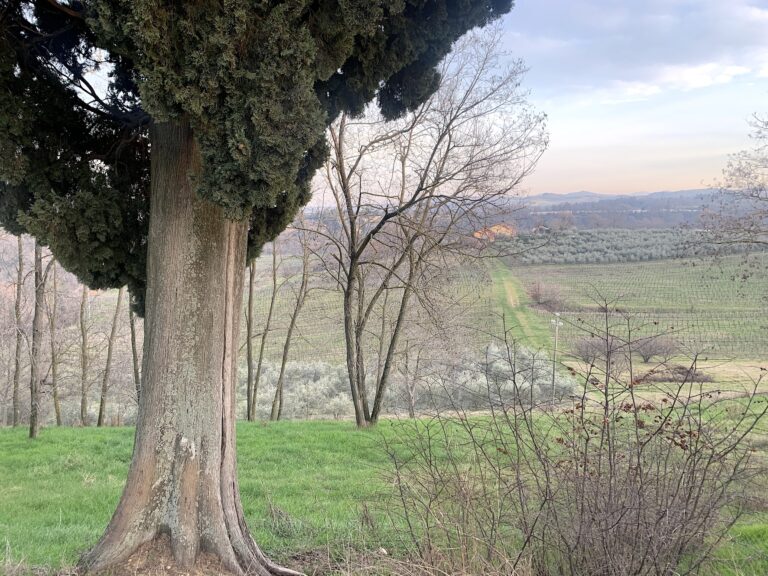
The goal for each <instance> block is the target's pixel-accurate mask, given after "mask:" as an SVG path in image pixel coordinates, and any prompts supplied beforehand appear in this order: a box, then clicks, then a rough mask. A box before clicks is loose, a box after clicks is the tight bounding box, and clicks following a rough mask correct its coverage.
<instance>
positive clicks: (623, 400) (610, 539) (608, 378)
mask: <svg viewBox="0 0 768 576" xmlns="http://www.w3.org/2000/svg"><path fill="white" fill-rule="evenodd" d="M609 336H610V335H609ZM609 336H606V337H605V338H603V340H604V341H610V338H609ZM507 350H508V361H509V362H510V363H512V362H514V356H513V354H514V345H513V344H512V343H509V345H508V346H507ZM694 366H695V361H694V362H692V363H691V367H690V372H691V373H692V372H693V371H694V368H693V367H694ZM508 372H509V373H510V374H511V378H512V385H513V386H516V385H517V378H518V376H517V374H518V371H516V370H509V371H508ZM580 379H581V385H580V388H581V389H580V393H579V394H578V395H577V397H575V398H574V400H573V403H572V405H571V406H569V407H567V408H564V409H560V410H558V411H548V410H542V409H540V408H539V407H537V405H536V404H533V405H532V404H531V403H529V402H525V401H522V398H524V397H525V395H524V394H513V395H502V394H501V393H500V392H501V389H500V388H499V387H498V386H497V385H496V382H495V380H494V378H493V377H492V376H491V375H489V377H488V378H487V380H486V397H487V406H486V410H487V414H486V415H469V414H467V413H466V412H463V411H461V410H459V409H456V410H454V411H453V412H450V413H442V414H439V415H437V416H435V417H434V418H432V419H430V420H429V421H422V422H413V421H403V422H398V423H396V424H395V426H397V427H398V429H399V434H396V435H395V440H393V441H390V442H388V443H387V452H388V454H389V457H390V459H391V461H392V463H393V465H394V473H393V477H392V479H391V480H392V483H393V486H394V487H395V495H396V496H395V500H396V502H395V503H391V502H390V503H388V509H389V512H390V514H392V515H393V516H395V517H394V518H393V521H394V522H395V523H396V525H398V526H402V525H405V526H407V527H408V531H407V534H406V544H407V545H408V547H409V550H410V552H411V555H412V556H413V558H414V561H415V563H417V564H419V565H422V566H430V567H431V568H430V570H431V571H426V572H425V573H430V574H516V573H520V572H521V571H524V572H525V573H533V574H537V575H541V576H547V575H554V574H558V575H560V574H568V575H572V576H577V575H578V576H585V575H606V576H614V575H615V576H619V575H622V576H624V575H637V576H645V575H648V576H650V575H662V574H663V575H667V574H696V573H698V571H699V569H700V568H701V566H702V565H703V564H704V563H705V562H707V561H708V560H710V559H711V557H712V552H713V550H714V549H715V548H716V547H717V545H718V543H719V542H720V541H721V540H722V538H723V537H724V536H725V534H726V532H727V530H728V529H729V528H730V526H732V525H733V523H734V522H735V521H736V519H737V518H738V517H739V515H740V511H741V509H742V506H741V502H740V498H741V494H742V491H743V490H744V489H745V487H746V485H747V484H748V483H750V482H752V481H754V479H755V478H757V477H758V474H759V472H760V470H759V469H758V462H757V461H756V460H755V459H754V458H753V448H752V446H751V444H750V442H751V440H750V434H751V433H752V431H753V430H754V428H755V426H756V424H757V423H758V422H759V421H760V420H761V419H762V418H763V417H764V415H765V413H766V410H768V402H766V400H765V398H762V397H760V396H757V395H755V394H754V392H755V390H754V389H753V390H752V391H751V393H750V394H748V395H747V396H745V397H743V398H740V399H738V400H734V399H730V400H726V399H724V396H725V395H720V394H719V393H718V391H716V390H712V389H707V388H704V387H703V385H702V384H701V383H697V382H693V381H692V380H691V379H690V378H686V379H683V380H682V381H681V382H679V383H677V384H675V385H665V386H658V387H654V389H653V391H652V392H653V393H652V394H651V395H649V396H646V397H641V396H639V392H638V390H637V389H636V387H635V385H634V382H635V380H634V379H633V372H632V364H631V362H629V364H628V370H627V371H626V373H625V375H624V376H622V377H616V375H615V374H614V375H611V374H610V372H609V371H608V373H606V371H600V370H598V369H597V368H596V367H595V365H591V366H590V368H589V369H588V370H587V371H586V372H585V373H583V374H581V375H580ZM754 384H755V388H756V387H757V385H758V384H759V382H755V383H754ZM644 391H646V390H645V389H644ZM734 403H738V406H736V410H735V411H734Z"/></svg>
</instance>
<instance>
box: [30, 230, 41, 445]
mask: <svg viewBox="0 0 768 576" xmlns="http://www.w3.org/2000/svg"><path fill="white" fill-rule="evenodd" d="M44 305H45V281H44V279H43V249H42V247H41V246H40V244H38V243H37V242H35V311H34V316H33V318H32V354H31V357H30V360H31V362H30V370H29V393H30V405H29V437H30V438H37V434H38V432H39V431H40V391H41V388H42V384H43V383H42V378H41V375H42V371H41V370H40V368H41V366H40V360H41V354H40V353H41V351H42V339H43V331H44V319H43V306H44Z"/></svg>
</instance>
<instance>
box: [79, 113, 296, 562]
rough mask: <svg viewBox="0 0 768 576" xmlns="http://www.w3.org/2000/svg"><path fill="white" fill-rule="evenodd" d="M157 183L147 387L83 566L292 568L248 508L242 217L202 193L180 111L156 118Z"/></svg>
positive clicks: (151, 242)
mask: <svg viewBox="0 0 768 576" xmlns="http://www.w3.org/2000/svg"><path fill="white" fill-rule="evenodd" d="M150 138H151V141H152V165H151V170H152V185H151V209H150V227H149V242H148V250H149V253H148V262H147V294H146V317H145V323H144V331H145V340H144V358H143V369H142V394H141V400H140V403H139V415H138V421H137V425H136V440H135V444H134V453H133V460H132V462H131V467H130V470H129V472H128V481H127V484H126V487H125V490H124V492H123V495H122V498H121V500H120V503H119V505H118V508H117V511H116V512H115V514H114V516H113V517H112V520H111V522H110V524H109V526H108V527H107V530H106V532H105V534H104V536H103V537H102V539H101V540H100V541H99V543H98V544H97V545H96V547H95V548H93V549H92V550H91V551H90V552H88V553H87V554H85V555H84V557H83V558H82V560H81V566H82V568H84V569H85V570H86V571H88V572H91V573H94V572H100V571H108V570H110V569H112V568H114V567H119V566H124V565H131V562H129V561H133V560H135V559H142V558H143V559H146V556H147V547H154V549H155V550H157V549H158V548H159V549H161V550H163V551H164V554H166V555H167V558H168V562H170V563H172V568H175V569H179V570H189V569H192V568H194V567H195V566H196V565H199V564H200V563H202V562H205V563H207V565H209V564H210V563H211V562H213V563H215V564H216V566H217V569H218V571H219V572H221V571H227V572H231V573H232V574H237V575H245V574H249V575H258V576H269V575H295V574H297V573H296V572H293V571H291V570H287V569H284V568H280V567H278V566H276V565H274V564H273V563H272V562H270V561H269V560H267V558H266V557H265V556H264V555H263V554H262V553H261V551H260V550H259V548H258V546H257V545H256V544H255V542H254V541H253V539H252V538H251V536H250V534H249V532H248V528H247V526H246V523H245V519H244V516H243V509H242V505H241V503H240V494H239V488H238V483H237V474H236V461H235V394H234V392H235V382H236V370H237V352H238V332H239V327H240V326H239V325H240V322H239V317H240V313H241V310H242V307H241V306H242V296H243V275H244V270H245V253H246V241H247V240H246V238H247V227H248V224H247V221H232V220H228V219H227V218H226V217H225V215H224V212H223V210H222V209H220V208H219V207H217V206H215V205H213V204H211V203H208V202H206V201H204V200H201V199H199V198H198V197H197V196H196V195H195V193H194V191H193V189H192V184H191V183H190V180H191V178H190V176H194V175H195V174H199V172H200V154H199V149H198V147H197V144H196V141H195V139H194V136H193V134H192V131H191V129H190V128H189V127H188V126H187V125H186V124H185V123H183V122H180V121H176V122H167V123H163V124H155V125H153V126H152V127H151V132H150Z"/></svg>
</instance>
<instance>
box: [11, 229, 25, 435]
mask: <svg viewBox="0 0 768 576" xmlns="http://www.w3.org/2000/svg"><path fill="white" fill-rule="evenodd" d="M17 245H18V265H17V268H16V302H15V306H14V310H15V318H16V354H15V360H14V365H13V425H14V426H18V425H19V424H20V423H21V421H20V416H21V402H20V400H19V381H20V379H21V345H22V342H23V327H22V323H21V299H22V295H23V291H24V245H23V243H22V241H21V236H18V237H17Z"/></svg>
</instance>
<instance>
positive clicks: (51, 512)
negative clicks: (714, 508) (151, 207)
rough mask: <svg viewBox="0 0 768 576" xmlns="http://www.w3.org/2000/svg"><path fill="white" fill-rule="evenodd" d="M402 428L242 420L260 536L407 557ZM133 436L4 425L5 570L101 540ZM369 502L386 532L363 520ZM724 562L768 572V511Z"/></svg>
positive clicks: (749, 519)
mask: <svg viewBox="0 0 768 576" xmlns="http://www.w3.org/2000/svg"><path fill="white" fill-rule="evenodd" d="M394 429H395V427H394V426H392V424H391V423H389V422H383V423H382V424H381V425H380V426H379V427H378V428H377V429H376V430H368V431H363V432H361V431H357V430H355V429H354V428H353V426H352V424H351V423H348V422H285V423H283V422H281V423H277V424H271V425H269V426H264V425H261V424H240V425H239V427H238V451H239V454H238V466H239V477H240V486H241V490H242V496H243V504H244V508H245V513H246V517H247V519H248V522H249V525H250V527H251V530H252V531H253V533H254V536H255V538H256V539H257V541H258V542H260V543H261V544H262V545H263V547H264V548H265V550H267V551H268V552H269V553H270V554H272V555H274V556H276V557H278V558H280V559H283V560H288V562H289V563H290V562H296V561H297V560H296V558H298V557H300V556H301V555H302V554H303V553H309V552H310V551H313V550H315V551H316V550H323V551H327V550H330V551H331V552H332V553H333V551H334V550H337V551H341V550H343V549H345V548H346V547H349V546H352V547H355V548H357V549H364V550H376V549H377V548H378V547H379V546H383V547H385V548H387V549H389V550H392V549H393V546H394V550H395V551H396V549H397V547H396V538H395V532H393V530H392V528H391V527H390V526H389V524H387V522H386V521H384V520H383V519H382V518H381V516H380V515H379V514H377V512H376V510H377V506H381V502H383V501H385V500H384V496H385V495H387V494H389V493H390V492H389V491H390V490H391V486H389V485H387V484H386V482H385V480H384V478H385V470H386V469H387V467H388V460H387V457H386V455H385V453H384V451H383V450H382V449H381V446H380V445H381V439H382V435H384V436H386V435H391V434H393V430H394ZM132 437H133V431H132V429H130V428H111V429H94V428H89V429H46V430H44V431H43V433H42V435H41V438H40V439H39V440H38V441H37V442H30V441H29V440H27V438H26V435H25V432H24V431H23V430H10V429H4V430H0V543H2V546H1V547H0V573H2V571H3V566H5V567H7V568H8V567H11V566H15V565H17V564H18V563H24V565H25V566H29V567H33V566H38V567H39V566H43V567H47V568H50V569H54V570H55V569H58V568H65V567H68V566H71V565H72V564H73V563H74V562H75V561H76V559H77V557H78V555H79V553H81V552H82V551H83V550H85V549H87V548H88V547H89V546H90V545H92V544H93V543H94V542H95V541H96V540H97V538H98V537H99V536H100V534H101V532H102V531H103V529H104V527H105V525H106V523H107V522H108V520H109V517H110V514H111V512H112V511H113V510H114V508H115V505H116V504H117V500H118V498H119V495H120V491H121V488H122V485H123V482H124V478H125V475H126V471H127V467H128V463H129V460H130V455H131V444H132ZM368 507H370V509H371V510H373V517H374V518H378V519H379V520H378V522H375V523H374V524H375V525H376V526H377V528H376V529H371V527H370V522H364V521H363V518H364V517H367V512H366V510H367V508H368ZM3 556H5V557H3ZM720 556H721V558H722V559H723V560H724V562H723V564H722V565H721V566H720V568H718V570H717V571H716V572H712V574H715V573H716V574H730V575H733V576H735V575H745V576H757V575H758V574H760V575H762V574H766V573H768V507H766V509H765V510H754V509H753V510H752V511H751V514H750V515H747V516H745V517H744V518H743V519H742V520H741V521H740V523H739V524H738V525H736V526H735V527H734V528H733V529H732V530H731V533H730V539H729V540H728V541H727V542H726V543H725V544H724V545H723V547H722V548H721V550H720ZM292 559H293V560H292Z"/></svg>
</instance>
